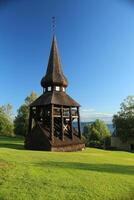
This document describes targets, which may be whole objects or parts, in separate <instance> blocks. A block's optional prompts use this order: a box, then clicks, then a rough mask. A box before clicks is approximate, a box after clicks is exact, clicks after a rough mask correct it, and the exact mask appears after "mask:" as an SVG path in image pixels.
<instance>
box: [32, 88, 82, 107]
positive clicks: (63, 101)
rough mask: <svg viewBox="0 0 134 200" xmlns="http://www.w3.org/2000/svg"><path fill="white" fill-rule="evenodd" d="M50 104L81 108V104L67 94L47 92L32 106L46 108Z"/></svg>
mask: <svg viewBox="0 0 134 200" xmlns="http://www.w3.org/2000/svg"><path fill="white" fill-rule="evenodd" d="M49 104H55V105H63V106H72V107H73V106H74V107H75V106H76V107H79V106H80V104H79V103H77V102H76V101H75V100H74V99H72V98H71V97H70V96H69V95H68V94H66V93H65V92H57V91H53V92H45V93H44V94H42V95H41V96H40V97H39V98H37V99H36V100H35V101H34V102H33V103H32V104H31V105H30V106H31V107H34V106H45V105H49Z"/></svg>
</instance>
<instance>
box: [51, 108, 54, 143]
mask: <svg viewBox="0 0 134 200" xmlns="http://www.w3.org/2000/svg"><path fill="white" fill-rule="evenodd" d="M50 119H51V126H50V130H51V131H50V137H51V140H52V142H53V141H54V116H53V104H52V105H51V117H50Z"/></svg>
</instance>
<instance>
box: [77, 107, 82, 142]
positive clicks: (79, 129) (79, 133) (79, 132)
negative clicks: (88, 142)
mask: <svg viewBox="0 0 134 200" xmlns="http://www.w3.org/2000/svg"><path fill="white" fill-rule="evenodd" d="M77 114H78V136H79V138H80V139H81V128H80V111H79V107H77Z"/></svg>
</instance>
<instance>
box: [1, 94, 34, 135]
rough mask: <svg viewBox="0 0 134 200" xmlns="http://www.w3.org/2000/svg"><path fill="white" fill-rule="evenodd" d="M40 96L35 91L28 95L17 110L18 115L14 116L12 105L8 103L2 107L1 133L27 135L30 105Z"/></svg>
mask: <svg viewBox="0 0 134 200" xmlns="http://www.w3.org/2000/svg"><path fill="white" fill-rule="evenodd" d="M37 97H38V95H37V94H36V93H35V92H32V93H31V94H30V96H27V97H26V99H25V100H24V104H22V105H21V106H20V108H19V109H18V110H17V115H16V116H15V117H14V115H13V113H12V109H13V107H12V105H11V104H7V105H3V106H1V107H0V135H6V136H13V135H22V136H25V135H26V133H27V129H28V118H29V105H30V104H31V103H32V102H33V101H34V100H35V99H36V98H37Z"/></svg>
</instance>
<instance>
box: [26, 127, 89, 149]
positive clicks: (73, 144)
mask: <svg viewBox="0 0 134 200" xmlns="http://www.w3.org/2000/svg"><path fill="white" fill-rule="evenodd" d="M25 148H26V149H29V150H44V151H55V152H71V151H81V150H83V149H84V148H85V142H84V139H83V138H82V139H80V138H79V137H78V135H77V132H76V131H75V130H74V132H73V138H70V137H69V136H68V135H66V134H65V136H64V140H61V139H60V138H59V137H55V136H54V138H53V141H52V140H51V139H50V131H49V129H47V128H45V127H41V126H40V125H39V124H38V125H36V126H35V127H34V128H33V129H32V131H31V132H30V133H29V134H28V135H27V136H26V138H25Z"/></svg>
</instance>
